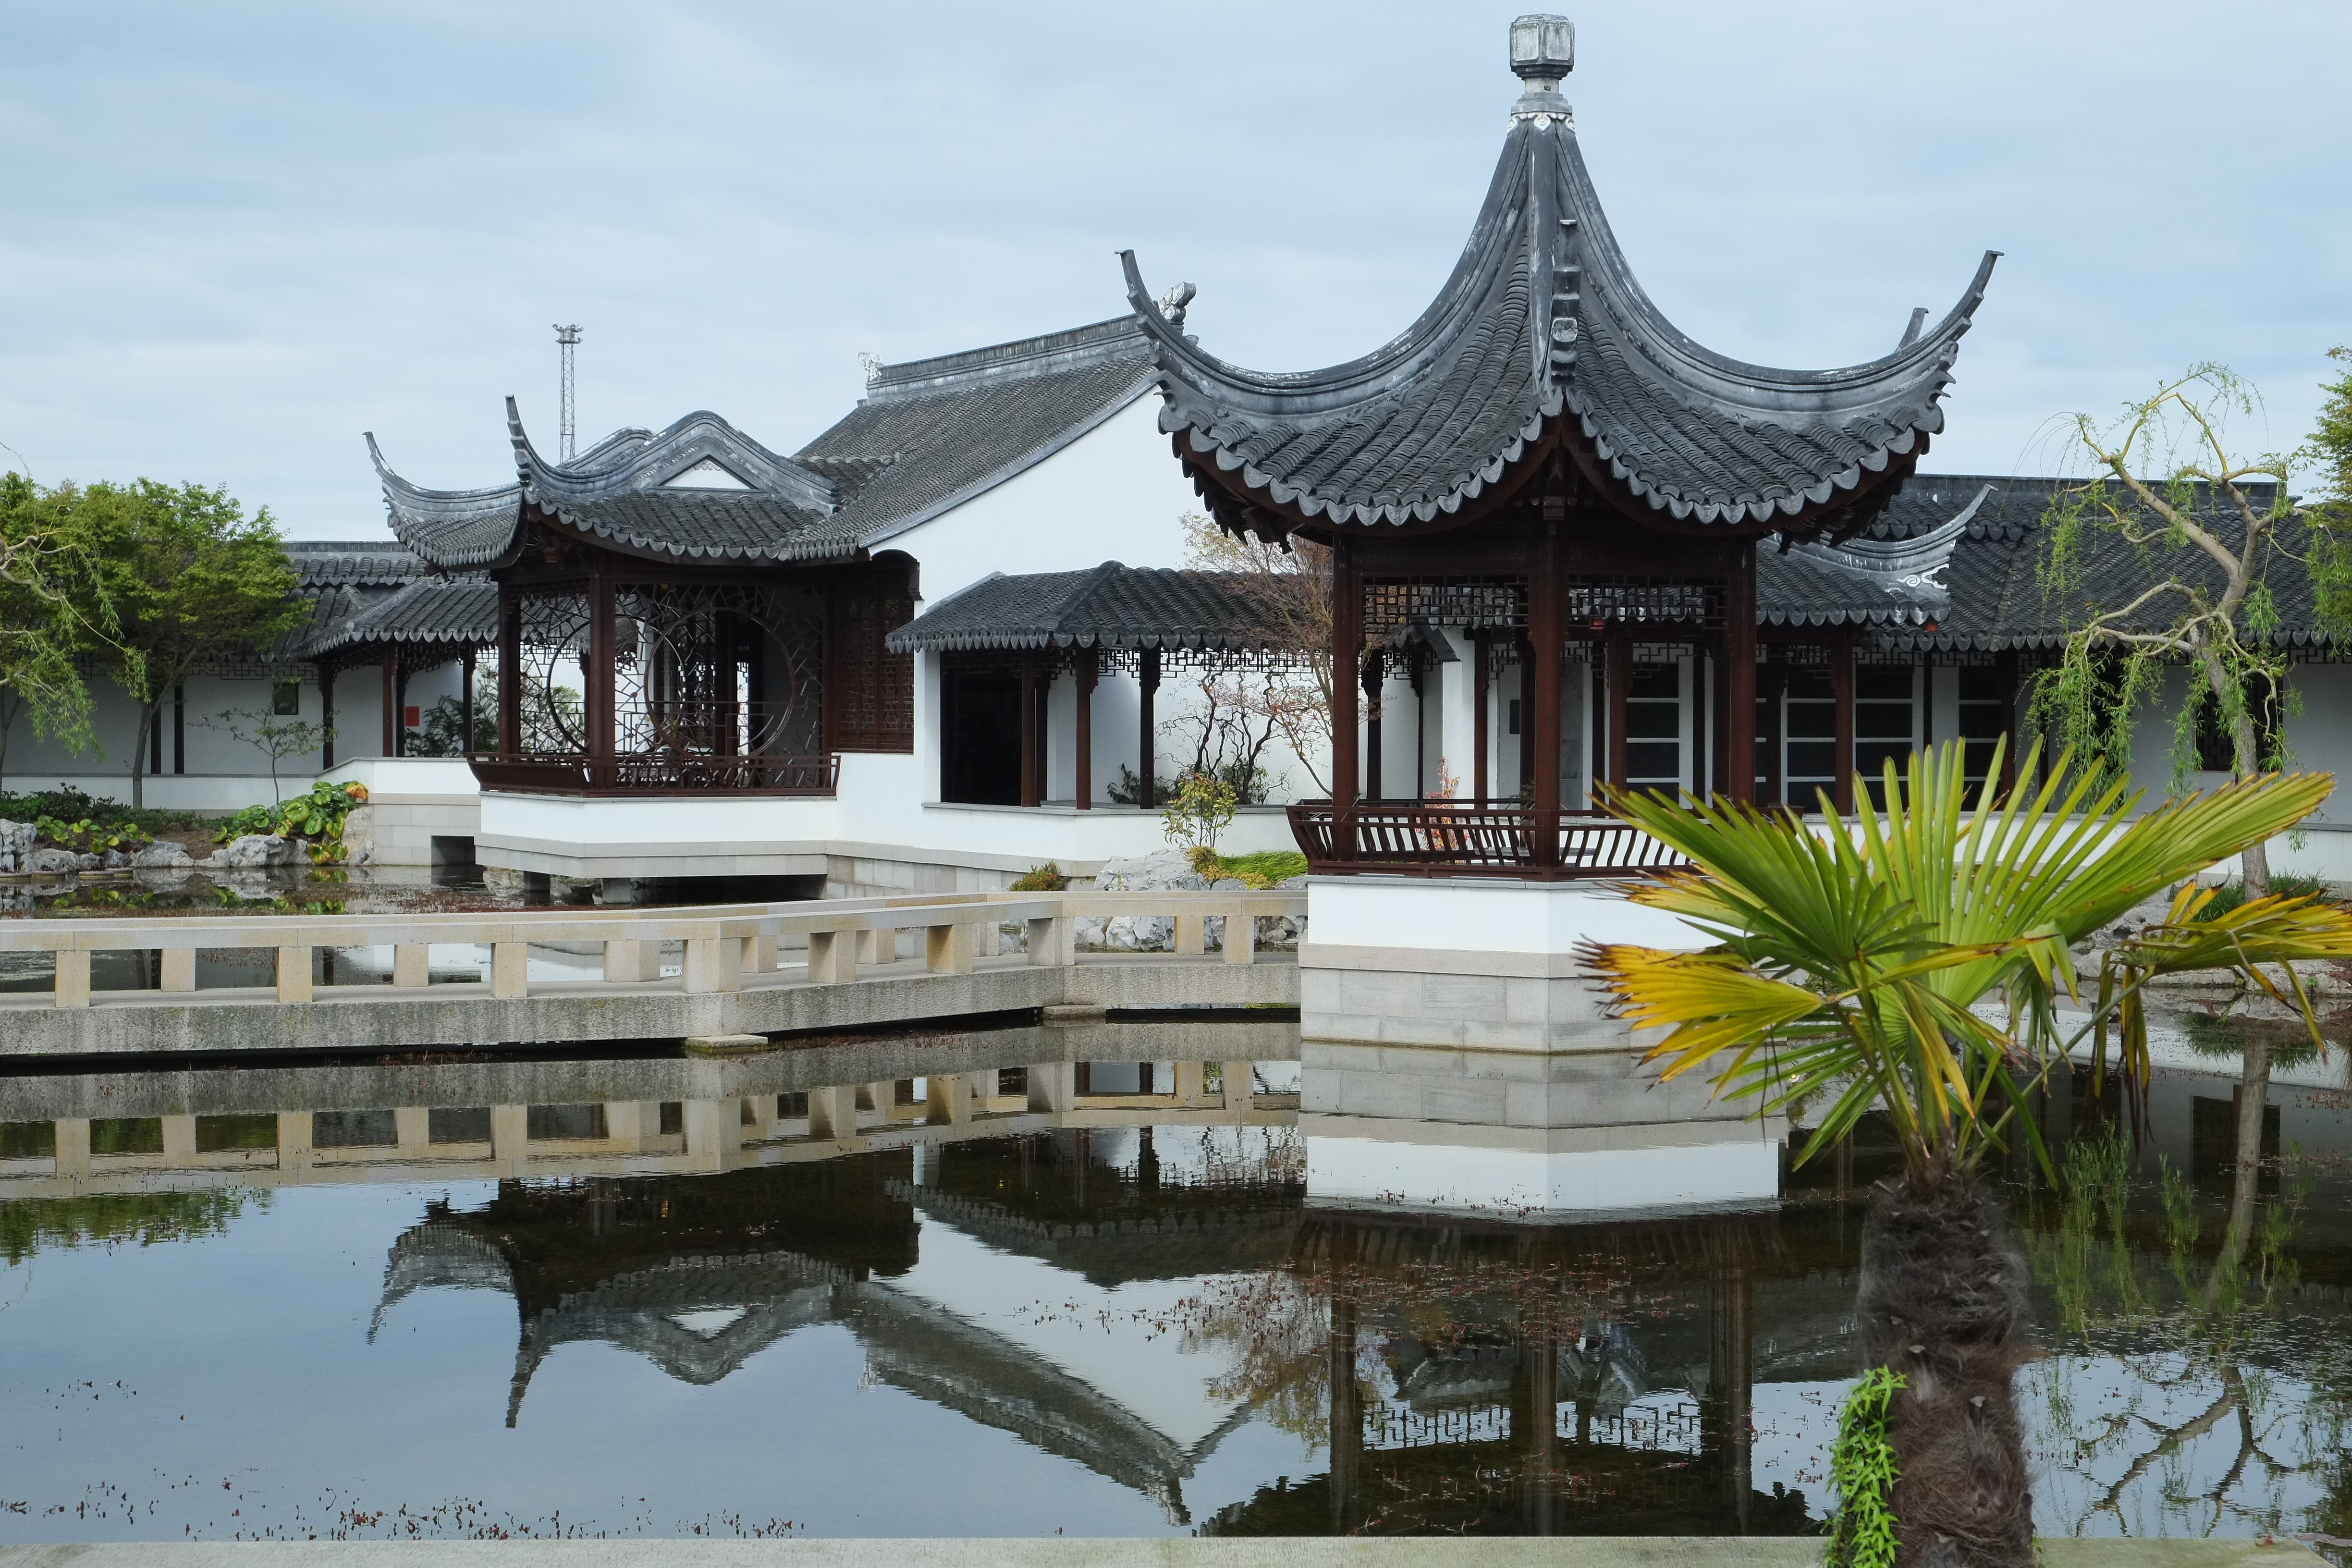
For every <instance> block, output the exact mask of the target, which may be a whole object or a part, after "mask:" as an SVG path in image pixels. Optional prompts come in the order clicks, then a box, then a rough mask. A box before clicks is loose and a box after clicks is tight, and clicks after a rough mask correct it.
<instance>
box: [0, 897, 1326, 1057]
mask: <svg viewBox="0 0 2352 1568" xmlns="http://www.w3.org/2000/svg"><path fill="white" fill-rule="evenodd" d="M1306 913H1307V898H1306V895H1305V894H1303V893H1258V892H1251V893H1243V892H1221V893H1186V892H1158V893H1046V894H1028V893H969V894H961V895H958V894H950V895H944V896H931V897H924V898H905V899H854V900H853V899H817V900H803V901H799V902H793V903H780V904H723V905H709V906H704V907H699V908H691V909H672V910H643V909H636V910H525V911H520V912H517V913H514V914H487V915H486V914H420V915H277V916H271V915H249V916H248V915H223V916H182V917H169V916H166V917H144V918H126V919H121V920H62V921H56V920H52V921H40V920H31V921H16V920H10V921H0V952H48V953H50V954H52V955H54V958H55V962H56V965H57V971H56V973H57V978H56V980H55V982H54V988H53V990H52V992H51V993H50V995H49V998H48V1000H49V1001H50V1002H51V1003H53V1004H54V1005H57V1006H59V1007H87V1006H89V1005H90V955H91V954H92V953H93V952H126V951H127V952H152V953H153V954H155V961H154V963H153V965H152V973H153V974H154V975H155V977H156V984H155V985H154V986H153V987H152V990H151V991H150V992H149V993H148V994H152V993H153V992H164V993H184V992H193V991H194V990H195V989H196V954H197V952H199V951H200V950H201V951H205V952H218V951H221V950H225V949H228V950H234V949H242V950H247V951H253V950H259V951H264V952H275V953H276V955H277V994H278V1000H279V1001H281V1002H309V1001H312V1000H314V999H315V996H316V991H317V989H318V986H317V982H316V980H315V977H314V973H315V968H316V966H315V965H314V964H313V963H312V962H311V955H312V953H313V952H317V951H318V950H320V949H321V948H328V949H342V948H366V947H390V948H391V949H392V984H393V985H394V986H395V987H414V988H416V989H419V990H422V989H423V988H424V987H425V986H426V985H427V984H432V981H431V959H432V950H433V949H434V948H435V947H436V946H443V945H471V946H474V947H477V948H481V947H487V948H488V949H489V952H490V963H489V976H488V980H487V982H474V983H470V984H468V983H466V982H457V983H455V984H433V985H432V989H433V990H434V992H436V994H444V995H449V996H453V997H455V996H464V995H467V994H476V995H478V994H480V992H479V991H478V990H474V989H473V987H474V986H476V985H487V988H488V994H490V995H492V996H494V997H501V998H505V997H520V996H527V995H529V994H530V948H531V944H532V943H534V942H545V943H559V942H560V943H566V944H582V943H602V944H603V947H604V981H603V983H604V984H608V985H609V984H632V985H644V984H660V983H662V982H661V954H662V949H663V945H664V944H665V943H667V942H680V943H683V944H684V948H685V965H684V969H685V973H683V974H682V975H681V976H679V977H677V978H676V979H675V980H673V981H672V982H670V983H669V984H676V985H679V986H682V987H683V988H684V989H685V990H686V991H688V992H689V993H709V992H730V991H737V990H740V989H741V987H742V984H743V980H744V977H745V976H746V975H753V976H759V975H773V974H774V973H775V972H776V968H777V956H778V951H779V943H780V940H781V939H782V938H783V937H786V936H805V937H806V938H807V940H808V955H807V967H808V973H807V980H808V982H809V983H810V984H819V985H837V984H844V983H846V982H848V981H853V980H856V978H857V972H858V970H859V969H860V968H861V967H871V966H874V965H878V964H887V963H897V962H898V942H899V938H900V936H901V934H902V933H903V934H905V935H907V936H908V937H910V938H914V939H919V942H920V944H921V945H920V948H919V952H920V953H921V956H922V958H923V962H924V966H925V968H926V969H927V970H928V971H929V973H934V974H969V973H971V969H972V961H973V959H974V957H975V956H978V955H980V953H981V950H982V948H983V946H984V947H985V949H986V952H987V953H988V954H994V953H995V952H996V946H995V933H996V932H997V931H999V930H1000V929H1001V928H1002V927H1003V926H1004V925H1007V924H1015V923H1017V924H1023V925H1025V926H1026V928H1027V952H1028V962H1029V963H1032V964H1065V965H1066V964H1073V963H1076V962H1077V947H1076V927H1077V922H1078V921H1079V920H1080V919H1082V918H1097V919H1103V918H1109V917H1114V916H1118V915H1142V916H1166V917H1171V918H1172V920H1173V921H1174V923H1175V932H1174V951H1175V952H1176V953H1177V954H1178V955H1180V956H1182V955H1188V954H1197V953H1201V952H1204V950H1205V935H1206V927H1207V922H1208V921H1209V920H1210V919H1211V918H1212V917H1214V916H1218V915H1222V916H1223V917H1224V918H1225V928H1224V929H1225V937H1224V947H1223V952H1224V960H1225V962H1226V963H1255V962H1256V953H1257V942H1256V932H1257V920H1258V918H1259V917H1262V916H1282V915H1287V916H1292V917H1297V918H1303V917H1304V916H1305V915H1306ZM910 956H911V954H910ZM551 984H552V983H551ZM562 984H564V985H565V986H566V988H567V989H575V990H576V989H577V988H578V985H579V984H580V983H579V982H564V983H562ZM590 984H592V986H593V982H592V983H590ZM330 989H333V990H349V991H352V992H353V993H355V994H365V993H367V992H370V991H372V990H373V991H377V993H378V994H381V992H380V989H379V988H378V987H377V986H376V985H374V984H358V985H352V986H348V987H345V986H332V987H330ZM106 994H107V995H109V996H110V997H113V996H136V995H139V994H142V993H140V992H138V991H129V992H118V991H110V992H108V993H106ZM33 995H34V996H38V995H39V993H37V992H36V993H33ZM6 1001H7V998H5V996H0V1008H5V1003H6ZM0 1055H5V1046H0Z"/></svg>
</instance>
